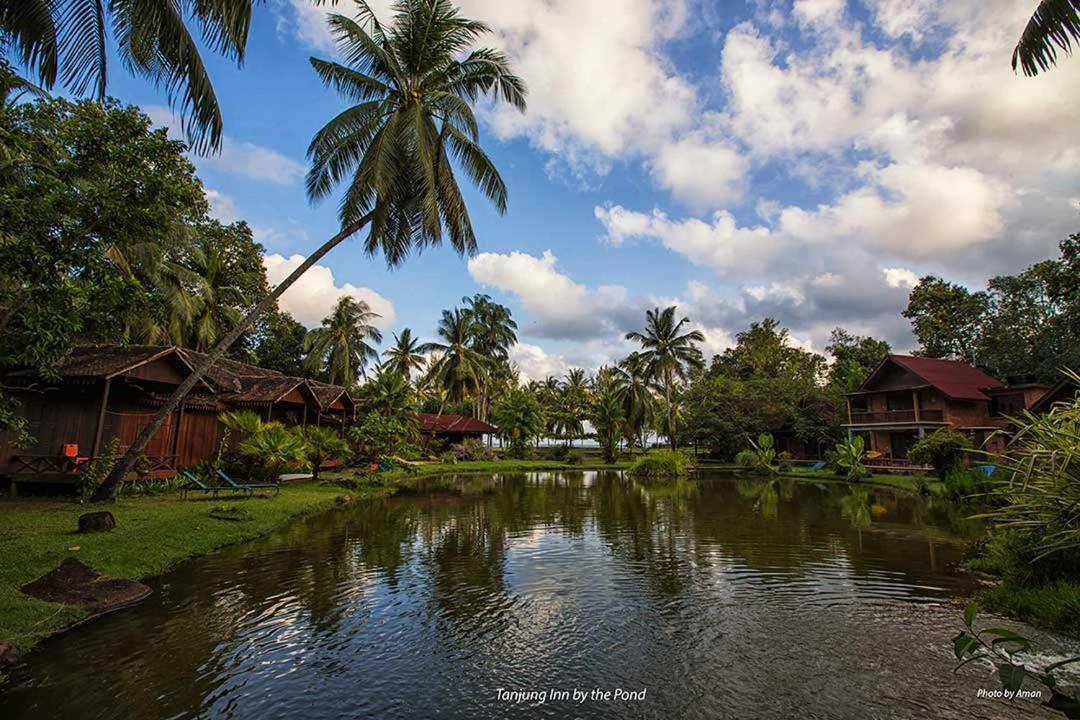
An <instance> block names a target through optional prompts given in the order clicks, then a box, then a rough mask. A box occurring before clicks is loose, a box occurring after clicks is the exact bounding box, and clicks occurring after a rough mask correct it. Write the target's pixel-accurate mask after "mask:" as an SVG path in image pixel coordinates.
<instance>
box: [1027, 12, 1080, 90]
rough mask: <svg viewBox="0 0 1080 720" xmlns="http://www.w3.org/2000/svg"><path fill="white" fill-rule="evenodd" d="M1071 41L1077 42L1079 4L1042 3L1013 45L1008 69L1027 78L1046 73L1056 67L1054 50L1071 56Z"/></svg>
mask: <svg viewBox="0 0 1080 720" xmlns="http://www.w3.org/2000/svg"><path fill="white" fill-rule="evenodd" d="M1073 41H1076V42H1080V0H1042V2H1040V3H1039V4H1038V6H1037V7H1036V8H1035V13H1034V14H1033V15H1032V16H1031V19H1030V20H1028V24H1027V26H1026V27H1025V28H1024V33H1023V34H1022V35H1021V36H1020V41H1019V42H1017V43H1016V48H1015V49H1014V50H1013V54H1012V68H1013V70H1014V71H1015V70H1016V66H1017V65H1019V66H1020V67H1021V68H1022V69H1023V72H1024V74H1025V75H1028V76H1031V75H1038V74H1039V72H1040V71H1042V72H1046V71H1047V70H1049V69H1050V68H1051V67H1052V66H1053V65H1056V64H1057V51H1058V48H1060V49H1062V50H1064V51H1065V53H1066V54H1071V53H1072V42H1073ZM1055 46H1056V47H1055Z"/></svg>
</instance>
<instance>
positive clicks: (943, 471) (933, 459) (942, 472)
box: [907, 428, 971, 480]
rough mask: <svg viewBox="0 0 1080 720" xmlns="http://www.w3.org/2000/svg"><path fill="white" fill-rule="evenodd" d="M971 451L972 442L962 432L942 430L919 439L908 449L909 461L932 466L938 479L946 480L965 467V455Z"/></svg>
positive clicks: (948, 429) (949, 429)
mask: <svg viewBox="0 0 1080 720" xmlns="http://www.w3.org/2000/svg"><path fill="white" fill-rule="evenodd" d="M970 449H971V441H970V440H968V438H967V436H965V435H964V434H963V433H961V432H957V431H956V430H953V429H951V428H941V429H940V430H935V431H934V432H932V433H930V434H929V435H926V436H924V437H922V438H919V439H918V440H917V441H916V442H915V443H914V444H913V445H912V446H911V447H910V448H909V449H908V454H907V455H908V460H910V461H911V462H913V463H917V464H920V465H931V466H933V468H934V470H935V471H936V472H937V474H938V477H940V478H941V479H942V480H944V479H946V478H947V477H948V476H949V475H950V474H951V473H953V472H954V471H956V470H958V469H959V468H961V467H962V466H963V463H964V453H965V452H966V451H968V450H970Z"/></svg>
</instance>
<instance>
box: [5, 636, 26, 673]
mask: <svg viewBox="0 0 1080 720" xmlns="http://www.w3.org/2000/svg"><path fill="white" fill-rule="evenodd" d="M20 659H22V651H21V650H19V648H17V647H15V646H14V645H12V644H11V643H6V642H0V671H2V670H5V669H7V668H11V667H15V665H17V664H18V662H19V660H20Z"/></svg>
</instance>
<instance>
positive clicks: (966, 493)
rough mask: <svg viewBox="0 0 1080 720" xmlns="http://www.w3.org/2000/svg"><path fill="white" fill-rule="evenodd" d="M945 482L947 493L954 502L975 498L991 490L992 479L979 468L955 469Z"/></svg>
mask: <svg viewBox="0 0 1080 720" xmlns="http://www.w3.org/2000/svg"><path fill="white" fill-rule="evenodd" d="M944 481H945V493H946V495H948V496H949V497H950V498H952V499H953V500H964V499H967V498H973V497H975V496H977V495H981V494H982V493H984V492H986V491H987V490H988V489H989V488H990V478H989V477H987V475H986V473H984V472H983V471H982V470H979V469H978V468H965V467H962V466H960V467H954V468H953V469H952V470H950V471H949V472H947V473H946V474H945V478H944Z"/></svg>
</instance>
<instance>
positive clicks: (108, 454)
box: [79, 437, 120, 500]
mask: <svg viewBox="0 0 1080 720" xmlns="http://www.w3.org/2000/svg"><path fill="white" fill-rule="evenodd" d="M119 452H120V439H119V438H117V437H112V438H110V439H109V441H108V442H107V443H105V452H103V453H102V454H101V457H100V458H98V459H97V460H95V461H93V462H92V463H90V465H89V467H87V468H86V469H85V470H83V471H82V472H81V473H80V474H79V496H80V497H81V498H82V499H84V500H85V499H86V498H88V497H90V496H91V495H93V494H94V490H96V489H97V486H98V485H100V484H101V483H102V482H103V481H104V480H105V478H106V477H107V476H108V475H109V472H110V471H111V470H112V469H113V466H114V465H115V464H116V458H117V457H118V456H119Z"/></svg>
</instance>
